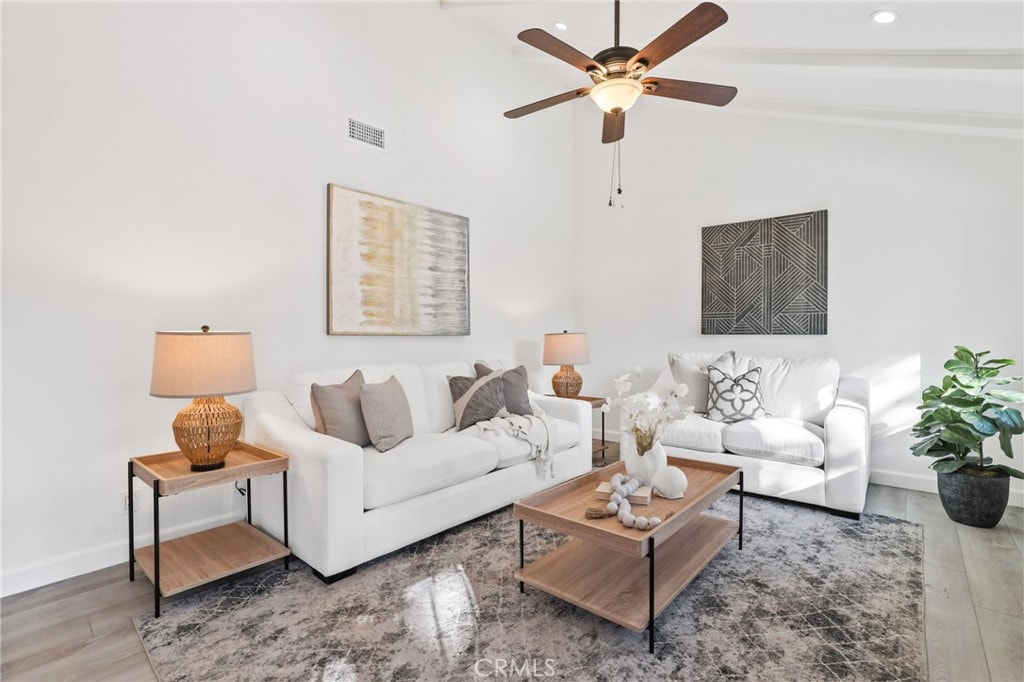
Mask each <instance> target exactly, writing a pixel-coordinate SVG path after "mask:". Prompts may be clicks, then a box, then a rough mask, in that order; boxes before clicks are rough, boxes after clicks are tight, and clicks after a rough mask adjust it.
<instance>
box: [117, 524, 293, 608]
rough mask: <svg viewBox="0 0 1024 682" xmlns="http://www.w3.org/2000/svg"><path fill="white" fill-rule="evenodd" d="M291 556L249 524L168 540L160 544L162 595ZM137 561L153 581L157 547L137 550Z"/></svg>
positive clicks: (287, 550)
mask: <svg viewBox="0 0 1024 682" xmlns="http://www.w3.org/2000/svg"><path fill="white" fill-rule="evenodd" d="M290 554H291V550H289V549H288V548H287V547H285V546H284V545H282V544H281V543H280V542H278V541H277V540H275V539H274V538H272V537H270V536H269V535H267V534H266V533H264V532H262V531H261V530H259V529H258V528H255V527H253V526H250V525H249V524H248V523H246V522H245V521H236V522H235V523H229V524H227V525H224V526H217V527H216V528H210V529H209V530H204V531H201V532H199V533H193V534H192V535H186V536H184V537H180V538H176V539H174V540H167V541H164V542H161V543H160V594H161V595H163V596H165V597H170V596H171V595H173V594H178V593H179V592H184V591H185V590H190V589H192V588H193V587H198V586H199V585H205V584H206V583H209V582H213V581H214V580H219V579H220V578H226V577H227V576H229V575H233V574H235V573H238V572H239V571H244V570H247V569H250V568H254V567H256V566H259V565H260V564H265V563H267V562H268V561H273V560H275V559H281V558H284V557H286V556H289V555H290ZM135 560H136V561H138V562H139V567H140V568H142V572H143V573H145V574H146V577H148V578H149V579H150V580H153V573H154V571H153V546H152V545H149V546H148V547H140V548H139V549H137V550H135Z"/></svg>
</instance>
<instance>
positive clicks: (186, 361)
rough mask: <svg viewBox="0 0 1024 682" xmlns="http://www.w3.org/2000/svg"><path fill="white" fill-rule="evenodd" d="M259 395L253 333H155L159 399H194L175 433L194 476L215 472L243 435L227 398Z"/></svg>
mask: <svg viewBox="0 0 1024 682" xmlns="http://www.w3.org/2000/svg"><path fill="white" fill-rule="evenodd" d="M255 389H256V371H255V369H254V368H253V361H252V334H251V333H250V332H211V331H210V328H209V327H207V326H203V328H202V331H197V332H157V333H156V346H155V348H154V350H153V381H152V383H151V384H150V388H149V394H150V395H152V396H156V397H157V398H192V399H193V400H192V404H191V405H188V406H187V407H186V408H185V409H183V410H182V411H181V412H179V413H178V416H177V417H175V418H174V422H173V423H172V425H171V427H172V428H173V429H174V442H175V443H177V444H178V448H179V449H180V450H181V452H182V454H183V455H185V457H187V458H188V460H189V461H190V462H191V463H192V471H211V470H213V469H220V468H221V467H223V466H224V459H225V458H226V457H227V456H228V453H229V452H230V451H231V449H232V448H233V447H234V446H235V443H237V442H238V437H239V435H240V434H241V433H242V413H241V411H239V409H238V408H237V407H235V406H234V405H232V404H231V403H229V402H227V401H226V400H224V396H226V395H232V394H235V393H245V392H246V391H253V390H255Z"/></svg>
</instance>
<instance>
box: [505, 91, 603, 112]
mask: <svg viewBox="0 0 1024 682" xmlns="http://www.w3.org/2000/svg"><path fill="white" fill-rule="evenodd" d="M588 92H590V88H578V89H576V90H570V91H569V92H563V93H562V94H561V95H555V96H554V97H548V98H547V99H542V100H540V101H539V102H534V103H533V104H527V105H526V106H522V107H519V108H518V109H512V110H511V111H506V112H505V118H519V117H520V116H526V115H527V114H532V113H533V112H535V111H540V110H541V109H547V108H548V107H553V106H555V105H556V104H561V103H562V102H568V101H570V100H574V99H579V98H580V97H583V96H584V95H586V94H587V93H588Z"/></svg>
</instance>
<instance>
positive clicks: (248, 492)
mask: <svg viewBox="0 0 1024 682" xmlns="http://www.w3.org/2000/svg"><path fill="white" fill-rule="evenodd" d="M245 520H246V522H247V523H248V524H249V525H250V526H251V525H252V479H251V478H247V479H245Z"/></svg>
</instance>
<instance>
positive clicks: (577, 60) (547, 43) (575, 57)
mask: <svg viewBox="0 0 1024 682" xmlns="http://www.w3.org/2000/svg"><path fill="white" fill-rule="evenodd" d="M519 39H520V40H521V41H523V42H524V43H526V44H527V45H532V46H533V47H535V48H537V49H538V50H540V51H542V52H547V53H548V54H549V55H551V56H552V57H556V58H558V59H561V60H562V61H563V62H565V63H567V64H571V65H573V66H575V67H576V68H577V69H579V70H580V71H590V70H591V69H597V70H598V71H601V72H604V71H605V68H604V67H603V66H601V65H600V64H598V63H597V62H595V61H594V60H593V59H591V58H590V57H588V56H587V55H585V54H583V53H582V52H580V51H579V50H577V49H576V48H575V47H573V46H572V45H569V44H567V43H563V42H562V41H561V40H559V39H558V38H556V37H554V36H553V35H551V34H550V33H548V32H547V31H542V30H541V29H539V28H528V29H526V30H525V31H523V32H522V33H520V34H519Z"/></svg>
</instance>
